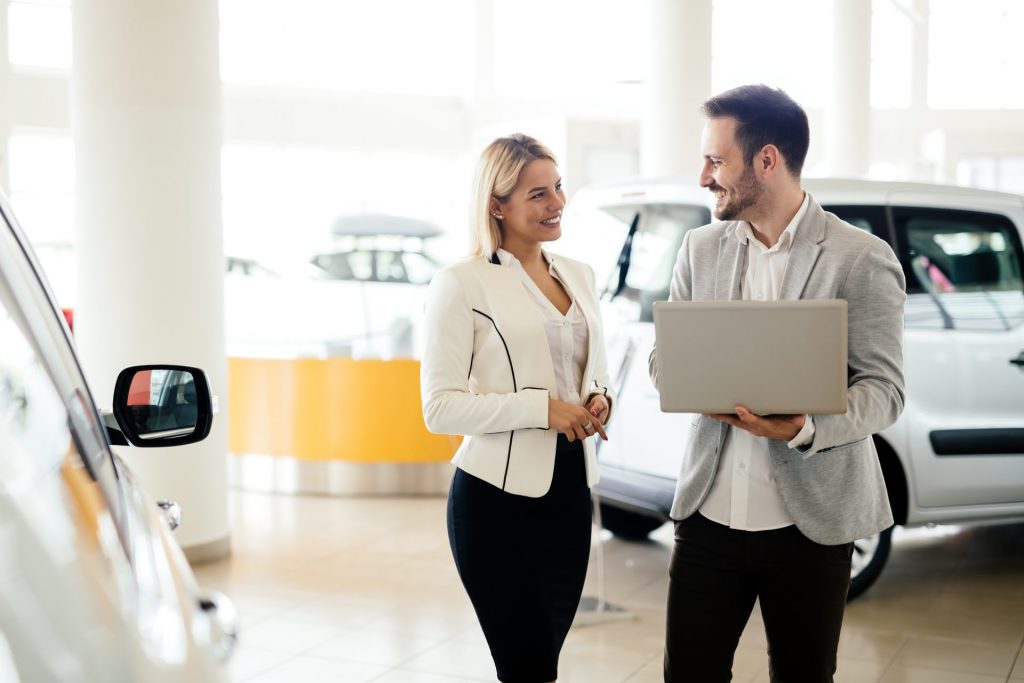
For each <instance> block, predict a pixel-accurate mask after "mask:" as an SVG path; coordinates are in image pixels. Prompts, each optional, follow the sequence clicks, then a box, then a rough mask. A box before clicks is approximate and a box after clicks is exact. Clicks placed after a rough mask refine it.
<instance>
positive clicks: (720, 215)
mask: <svg viewBox="0 0 1024 683" xmlns="http://www.w3.org/2000/svg"><path fill="white" fill-rule="evenodd" d="M716 189H722V188H720V187H718V186H717V185H716V186H715V187H712V188H711V190H712V192H714V191H715V190H716ZM763 192H764V187H763V186H762V185H761V183H759V182H758V181H757V176H755V175H754V166H753V165H750V166H747V167H746V169H744V171H743V175H742V176H740V179H739V181H738V182H737V183H736V187H735V189H734V190H732V191H731V192H727V193H726V195H725V204H723V205H722V206H721V207H718V206H716V207H715V218H717V219H718V220H720V221H734V220H737V219H738V217H739V215H740V214H742V213H743V212H744V211H746V210H747V209H749V208H750V207H751V206H753V205H754V204H756V203H757V202H758V201H759V200H760V199H761V195H762V193H763Z"/></svg>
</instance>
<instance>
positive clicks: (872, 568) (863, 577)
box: [846, 527, 893, 600]
mask: <svg viewBox="0 0 1024 683" xmlns="http://www.w3.org/2000/svg"><path fill="white" fill-rule="evenodd" d="M892 529H893V528H892V527H889V528H888V529H886V530H885V531H883V532H881V533H878V534H875V535H874V536H868V537H867V538H862V539H859V540H857V541H854V542H853V561H852V564H851V565H850V592H849V593H848V594H847V596H846V599H847V600H853V599H854V598H856V597H857V596H859V595H861V594H862V593H863V592H864V591H866V590H867V589H868V588H870V587H871V584H873V583H874V582H875V581H876V580H877V579H878V577H879V576H880V575H881V573H882V569H883V568H884V567H885V563H886V561H888V559H889V551H890V550H891V549H892Z"/></svg>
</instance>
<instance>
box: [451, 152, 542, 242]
mask: <svg viewBox="0 0 1024 683" xmlns="http://www.w3.org/2000/svg"><path fill="white" fill-rule="evenodd" d="M537 159H547V160H549V161H551V162H553V163H556V164H557V163H558V161H557V160H556V159H555V155H554V154H552V153H551V150H549V149H548V148H547V147H545V146H544V145H542V144H541V143H540V142H538V141H537V140H535V139H534V138H531V137H530V136H529V135H524V134H522V133H514V134H512V135H509V136H508V137H504V138H498V139H496V140H495V141H494V142H492V143H491V144H489V145H487V148H486V149H484V151H483V153H482V154H481V155H480V162H479V163H478V164H477V167H476V177H475V178H474V181H473V189H474V192H473V197H474V203H473V212H472V215H471V216H470V229H471V232H472V244H473V255H474V256H483V257H484V258H490V256H491V254H493V253H494V252H495V251H497V249H498V247H500V246H501V224H500V223H499V222H498V220H497V219H496V218H495V217H494V216H492V215H491V199H492V198H494V199H497V200H498V201H500V202H504V201H507V200H508V198H509V195H511V194H512V190H513V188H515V186H516V183H518V182H519V174H521V173H522V172H523V169H524V168H526V166H527V164H529V163H530V162H531V161H536V160H537Z"/></svg>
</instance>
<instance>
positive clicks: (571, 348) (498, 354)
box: [421, 134, 612, 683]
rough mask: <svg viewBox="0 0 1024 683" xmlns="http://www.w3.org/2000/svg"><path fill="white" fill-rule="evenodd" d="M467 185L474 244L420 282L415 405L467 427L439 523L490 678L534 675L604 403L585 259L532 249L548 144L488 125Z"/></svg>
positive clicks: (551, 191) (552, 619) (554, 612)
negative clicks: (426, 286) (495, 135)
mask: <svg viewBox="0 0 1024 683" xmlns="http://www.w3.org/2000/svg"><path fill="white" fill-rule="evenodd" d="M475 189H476V196H475V210H474V214H473V223H474V224H473V226H472V228H473V241H474V246H475V253H474V254H473V255H472V256H471V257H470V258H468V259H466V260H463V261H461V262H459V263H456V264H455V265H452V266H449V267H447V268H445V269H443V270H441V271H440V272H438V273H437V274H436V275H435V276H434V279H433V280H432V282H431V283H430V290H429V294H428V298H427V306H426V347H425V350H424V354H423V363H422V370H421V386H422V392H423V417H424V419H425V421H426V424H427V427H428V429H430V430H431V431H432V432H438V433H443V434H462V435H465V437H466V438H465V439H464V440H463V442H462V446H461V447H460V448H459V450H458V452H457V453H456V454H455V458H454V459H453V462H454V463H455V464H456V466H457V469H456V470H455V476H454V478H453V479H452V485H451V490H450V492H449V496H448V538H449V541H450V543H451V547H452V555H453V556H454V557H455V564H456V567H457V568H458V571H459V576H460V577H461V579H462V583H463V585H464V586H465V588H466V591H467V593H468V594H469V598H470V600H471V601H472V603H473V607H474V609H475V610H476V613H477V617H478V618H479V620H480V625H481V627H482V628H483V632H484V636H485V637H486V639H487V644H488V646H489V647H490V650H491V655H492V657H493V658H494V663H495V668H496V669H497V674H498V679H499V680H501V681H503V682H505V683H547V682H549V681H554V680H555V679H556V678H557V676H558V655H559V652H560V650H561V648H562V643H563V642H564V641H565V636H566V633H568V630H569V627H570V626H571V625H572V620H573V617H574V615H575V613H576V607H577V605H578V604H579V600H580V595H581V594H582V592H583V581H584V578H585V576H586V573H587V560H588V557H589V554H590V525H591V514H592V509H591V501H590V486H592V485H593V484H594V483H596V481H597V460H596V457H595V444H594V438H593V437H594V436H595V435H598V436H600V437H601V438H607V436H606V435H605V431H604V425H605V424H606V423H607V422H608V417H609V414H610V412H611V405H612V396H611V391H610V389H609V387H608V385H609V381H608V371H607V367H606V366H607V363H606V360H605V352H604V339H603V336H602V332H601V319H600V312H599V307H598V300H597V295H596V293H595V288H594V274H593V271H592V270H591V269H590V267H589V266H588V265H586V264H584V263H581V262H579V261H574V260H572V259H569V258H565V257H562V256H557V257H556V256H553V255H552V254H550V253H548V252H547V251H546V250H545V249H544V248H543V246H544V245H545V244H546V243H548V242H553V241H554V240H557V239H558V238H559V236H560V235H561V232H562V226H561V219H562V209H563V208H564V207H565V193H564V191H563V190H562V180H561V177H560V176H559V173H558V168H557V166H556V163H555V157H554V155H553V154H552V153H551V152H550V151H549V150H548V149H547V148H546V147H544V146H543V145H542V144H540V143H539V142H538V141H536V140H534V139H533V138H531V137H528V136H526V135H518V134H517V135H512V136H509V137H506V138H499V139H497V140H495V141H494V142H492V143H491V144H490V145H489V146H488V147H487V148H486V149H485V150H484V152H483V155H482V156H481V159H480V163H479V166H478V168H477V175H476V181H475Z"/></svg>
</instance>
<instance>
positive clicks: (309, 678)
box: [246, 656, 387, 683]
mask: <svg viewBox="0 0 1024 683" xmlns="http://www.w3.org/2000/svg"><path fill="white" fill-rule="evenodd" d="M386 672H387V669H385V668H384V667H379V666H368V665H365V664H355V663H352V662H339V661H335V660H331V659H321V658H319V657H306V656H299V657H295V658H293V659H289V660H288V661H286V662H285V663H284V664H281V665H280V666H276V667H274V668H273V669H271V670H269V671H267V672H265V673H262V674H259V675H257V676H255V677H253V678H250V679H248V680H247V681H246V683H299V682H300V681H301V683H337V682H338V681H345V683H369V681H372V680H374V679H375V678H379V677H380V676H381V675H383V674H384V673H386Z"/></svg>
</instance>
